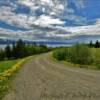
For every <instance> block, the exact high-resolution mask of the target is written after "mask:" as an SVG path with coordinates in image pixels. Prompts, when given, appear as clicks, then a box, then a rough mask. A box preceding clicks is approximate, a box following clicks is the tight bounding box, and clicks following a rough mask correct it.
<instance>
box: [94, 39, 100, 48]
mask: <svg viewBox="0 0 100 100" xmlns="http://www.w3.org/2000/svg"><path fill="white" fill-rule="evenodd" d="M99 47H100V43H99V41H98V40H97V41H96V43H95V48H99Z"/></svg>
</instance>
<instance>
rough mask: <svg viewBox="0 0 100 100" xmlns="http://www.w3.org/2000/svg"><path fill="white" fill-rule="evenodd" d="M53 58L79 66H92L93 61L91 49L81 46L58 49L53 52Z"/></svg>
mask: <svg viewBox="0 0 100 100" xmlns="http://www.w3.org/2000/svg"><path fill="white" fill-rule="evenodd" d="M53 57H55V58H56V59H57V60H68V61H71V62H73V63H77V64H90V63H92V61H93V57H92V54H91V50H90V49H89V47H88V46H86V45H80V44H76V45H75V46H73V47H69V48H61V49H57V50H55V51H54V52H53Z"/></svg>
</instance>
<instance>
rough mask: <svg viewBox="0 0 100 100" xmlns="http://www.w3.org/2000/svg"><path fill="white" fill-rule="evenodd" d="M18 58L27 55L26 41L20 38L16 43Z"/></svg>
mask: <svg viewBox="0 0 100 100" xmlns="http://www.w3.org/2000/svg"><path fill="white" fill-rule="evenodd" d="M15 48H16V49H15V50H16V58H23V57H25V55H26V52H25V43H24V42H23V41H22V40H21V39H19V40H18V41H17V43H16V47H15Z"/></svg>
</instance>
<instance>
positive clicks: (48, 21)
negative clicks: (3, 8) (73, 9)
mask: <svg viewBox="0 0 100 100" xmlns="http://www.w3.org/2000/svg"><path fill="white" fill-rule="evenodd" d="M64 23H65V22H64V21H61V20H60V19H58V18H52V17H50V16H46V15H41V16H40V17H39V18H38V19H37V20H36V21H35V22H34V24H35V25H39V26H43V27H46V26H47V27H48V26H50V25H56V24H57V25H62V24H64Z"/></svg>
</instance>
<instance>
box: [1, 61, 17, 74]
mask: <svg viewBox="0 0 100 100" xmlns="http://www.w3.org/2000/svg"><path fill="white" fill-rule="evenodd" d="M17 62H18V60H9V61H1V62H0V73H2V72H4V71H5V70H7V69H9V68H11V67H12V66H13V65H14V64H16V63H17Z"/></svg>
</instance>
